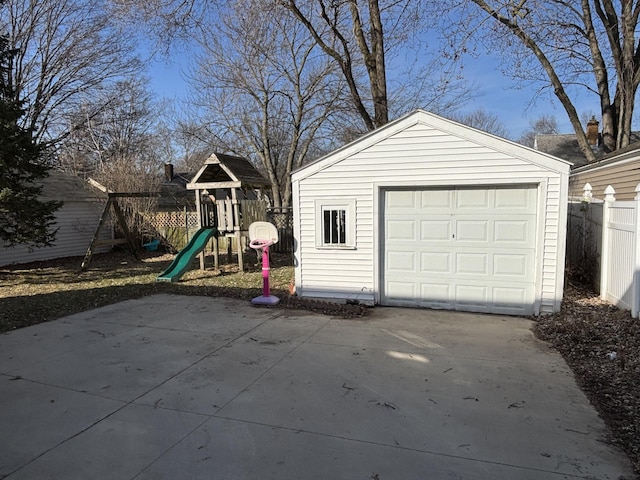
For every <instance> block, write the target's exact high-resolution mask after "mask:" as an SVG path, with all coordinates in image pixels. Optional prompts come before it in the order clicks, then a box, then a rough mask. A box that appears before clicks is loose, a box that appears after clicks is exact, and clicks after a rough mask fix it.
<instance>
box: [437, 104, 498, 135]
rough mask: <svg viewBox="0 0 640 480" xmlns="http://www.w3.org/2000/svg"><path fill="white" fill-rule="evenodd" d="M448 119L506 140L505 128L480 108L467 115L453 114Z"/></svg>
mask: <svg viewBox="0 0 640 480" xmlns="http://www.w3.org/2000/svg"><path fill="white" fill-rule="evenodd" d="M449 118H451V120H455V121H456V122H459V123H462V124H464V125H468V126H470V127H473V128H477V129H478V130H482V131H483V132H487V133H491V134H493V135H497V136H498V137H502V138H507V137H508V136H509V131H508V130H507V127H506V126H505V125H504V123H502V122H501V121H500V119H499V118H498V116H497V115H495V114H493V113H490V112H487V111H486V110H485V109H484V108H482V107H480V108H476V109H475V110H473V111H471V112H467V113H463V112H458V113H454V114H452V115H449Z"/></svg>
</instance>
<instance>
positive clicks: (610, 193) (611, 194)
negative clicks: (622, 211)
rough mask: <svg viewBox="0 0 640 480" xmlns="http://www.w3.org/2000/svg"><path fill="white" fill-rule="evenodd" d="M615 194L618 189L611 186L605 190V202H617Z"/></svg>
mask: <svg viewBox="0 0 640 480" xmlns="http://www.w3.org/2000/svg"><path fill="white" fill-rule="evenodd" d="M615 193H616V189H615V188H613V187H612V186H611V185H609V186H608V187H607V188H605V189H604V201H605V202H613V201H615V199H616V197H615Z"/></svg>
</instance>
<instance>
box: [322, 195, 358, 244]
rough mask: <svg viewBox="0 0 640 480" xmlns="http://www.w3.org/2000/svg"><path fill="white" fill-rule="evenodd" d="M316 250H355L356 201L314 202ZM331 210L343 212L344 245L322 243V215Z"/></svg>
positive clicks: (329, 200) (330, 200)
mask: <svg viewBox="0 0 640 480" xmlns="http://www.w3.org/2000/svg"><path fill="white" fill-rule="evenodd" d="M315 207H316V208H315V210H316V216H315V218H316V248H320V249H337V250H343V249H355V248H356V199H355V198H347V199H340V200H336V199H327V200H316V202H315ZM331 210H343V211H344V212H345V230H344V233H345V241H344V243H330V242H329V243H327V242H325V241H324V233H325V232H324V214H325V212H327V211H331Z"/></svg>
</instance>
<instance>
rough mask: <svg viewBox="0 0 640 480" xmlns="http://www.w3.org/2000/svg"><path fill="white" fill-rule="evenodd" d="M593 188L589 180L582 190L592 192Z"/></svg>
mask: <svg viewBox="0 0 640 480" xmlns="http://www.w3.org/2000/svg"><path fill="white" fill-rule="evenodd" d="M592 190H593V187H592V186H591V184H590V183H589V182H587V183H585V184H584V187H582V191H583V192H590V191H592Z"/></svg>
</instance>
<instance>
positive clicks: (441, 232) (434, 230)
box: [420, 220, 453, 242]
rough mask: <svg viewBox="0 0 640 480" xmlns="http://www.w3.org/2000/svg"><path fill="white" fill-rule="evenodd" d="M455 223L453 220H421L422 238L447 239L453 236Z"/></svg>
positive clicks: (428, 240)
mask: <svg viewBox="0 0 640 480" xmlns="http://www.w3.org/2000/svg"><path fill="white" fill-rule="evenodd" d="M452 230H453V225H452V221H451V220H422V221H421V222H420V240H422V241H425V242H430V241H446V242H449V241H450V240H451V237H452V233H451V232H452Z"/></svg>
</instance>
